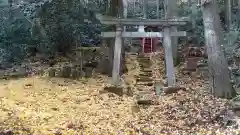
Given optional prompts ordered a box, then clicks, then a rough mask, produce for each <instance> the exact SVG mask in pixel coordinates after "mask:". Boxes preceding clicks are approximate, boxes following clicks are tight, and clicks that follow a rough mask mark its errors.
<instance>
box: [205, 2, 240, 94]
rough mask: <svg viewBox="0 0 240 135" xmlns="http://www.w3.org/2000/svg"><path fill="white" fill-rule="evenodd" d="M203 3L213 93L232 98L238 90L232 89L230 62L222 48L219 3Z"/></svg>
mask: <svg viewBox="0 0 240 135" xmlns="http://www.w3.org/2000/svg"><path fill="white" fill-rule="evenodd" d="M201 3H202V13H203V21H204V34H205V42H206V47H207V53H208V66H209V75H210V76H209V77H210V82H211V86H212V93H213V94H214V95H215V96H217V97H221V98H232V97H234V96H235V94H236V92H235V91H234V90H233V89H232V86H231V83H230V74H229V70H228V64H227V61H226V58H225V56H224V53H223V52H222V49H221V43H222V42H221V39H222V37H221V36H222V35H221V25H220V17H219V14H218V13H217V3H216V0H202V2H201Z"/></svg>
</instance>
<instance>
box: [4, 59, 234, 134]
mask: <svg viewBox="0 0 240 135" xmlns="http://www.w3.org/2000/svg"><path fill="white" fill-rule="evenodd" d="M160 62H161V61H160ZM127 63H128V65H127V66H128V69H129V70H128V71H129V72H128V73H126V74H125V75H124V76H123V78H124V80H125V81H124V83H123V88H124V90H123V93H124V95H123V96H119V95H117V94H114V93H109V92H107V91H106V90H104V88H105V87H106V86H108V84H109V81H110V78H107V77H105V76H99V75H98V76H95V77H94V78H93V79H88V80H86V79H83V80H81V81H73V80H68V79H60V78H51V79H49V78H47V77H30V78H22V79H18V80H9V81H1V84H0V89H1V92H0V97H1V99H0V105H1V107H0V115H1V117H0V130H1V131H2V133H3V132H15V134H18V135H19V134H20V135H25V134H26V135H27V134H34V135H49V134H53V135H60V134H63V135H81V134H83V135H86V134H92V135H97V134H101V135H108V134H114V135H115V134H119V135H125V134H136V135H139V134H145V135H160V134H167V133H170V134H181V135H182V134H187V135H188V134H196V133H198V134H211V133H213V134H233V132H235V134H237V133H236V132H237V130H234V128H225V127H226V126H227V125H228V124H229V122H233V118H232V116H230V113H229V111H228V110H227V109H228V105H227V101H225V100H221V99H216V98H214V97H212V96H211V95H209V94H208V93H207V92H205V91H204V90H206V89H208V85H207V82H206V81H203V80H201V79H193V78H189V77H188V76H183V75H181V74H180V73H178V78H179V79H178V80H181V81H179V82H178V83H179V85H181V86H184V87H185V88H186V90H180V91H178V92H177V93H173V94H168V95H161V96H160V97H159V98H157V102H156V104H154V105H151V106H138V105H136V104H135V101H134V97H133V96H130V95H129V94H127V93H129V90H130V91H134V90H135V88H134V87H135V86H134V84H135V83H136V82H135V81H136V80H135V76H136V75H137V74H138V72H139V67H138V62H137V61H136V57H135V56H129V57H128V59H127ZM162 63H163V62H162ZM157 68H158V71H160V72H163V71H164V70H163V68H164V67H163V65H161V66H160V67H156V69H157ZM160 75H161V74H160ZM156 76H157V75H156ZM158 76H159V75H158ZM227 112H228V113H227ZM226 114H227V115H226ZM221 115H223V116H221ZM226 116H228V117H226ZM222 117H224V118H222ZM232 125H234V124H232Z"/></svg>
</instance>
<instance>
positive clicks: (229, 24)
mask: <svg viewBox="0 0 240 135" xmlns="http://www.w3.org/2000/svg"><path fill="white" fill-rule="evenodd" d="M225 8H226V10H225V11H226V13H225V14H226V18H225V19H226V20H225V22H226V24H227V30H228V31H230V29H231V27H232V0H226V1H225Z"/></svg>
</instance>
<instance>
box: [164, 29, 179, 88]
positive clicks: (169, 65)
mask: <svg viewBox="0 0 240 135" xmlns="http://www.w3.org/2000/svg"><path fill="white" fill-rule="evenodd" d="M171 44H172V43H171V29H170V27H165V28H164V37H163V46H164V54H165V60H166V61H165V64H166V66H165V67H166V70H167V83H168V86H173V85H175V83H176V78H175V69H174V65H173V55H172V45H171Z"/></svg>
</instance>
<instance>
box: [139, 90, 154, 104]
mask: <svg viewBox="0 0 240 135" xmlns="http://www.w3.org/2000/svg"><path fill="white" fill-rule="evenodd" d="M136 102H137V104H142V105H150V104H152V95H151V94H150V93H144V94H143V93H142V94H138V95H137V96H136Z"/></svg>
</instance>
